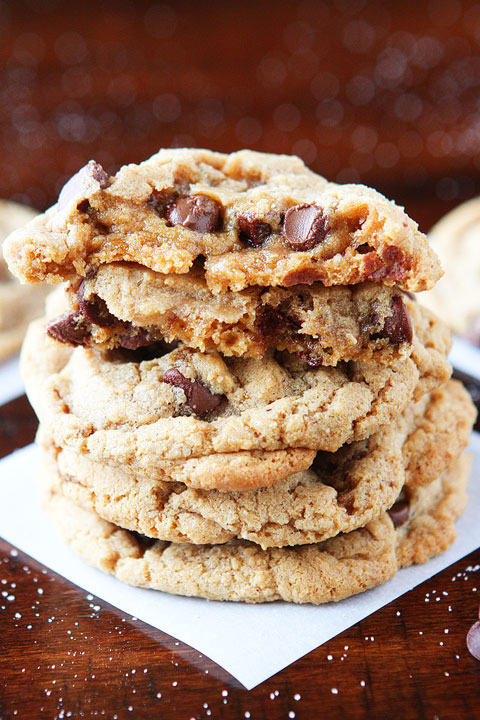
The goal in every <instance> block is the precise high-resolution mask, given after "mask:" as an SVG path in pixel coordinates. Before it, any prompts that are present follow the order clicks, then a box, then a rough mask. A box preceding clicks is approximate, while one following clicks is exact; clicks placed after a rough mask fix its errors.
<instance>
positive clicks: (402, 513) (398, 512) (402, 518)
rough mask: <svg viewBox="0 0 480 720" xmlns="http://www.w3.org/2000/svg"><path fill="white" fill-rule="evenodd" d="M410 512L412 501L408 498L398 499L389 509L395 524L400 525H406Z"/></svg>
mask: <svg viewBox="0 0 480 720" xmlns="http://www.w3.org/2000/svg"><path fill="white" fill-rule="evenodd" d="M409 512H410V503H409V502H408V500H404V499H398V500H397V501H396V502H395V503H394V504H393V505H392V507H391V508H390V510H388V514H389V515H390V517H391V519H392V522H393V524H394V526H395V527H396V528H397V527H400V526H401V525H404V524H405V523H406V522H407V520H408V514H409Z"/></svg>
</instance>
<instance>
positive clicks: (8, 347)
mask: <svg viewBox="0 0 480 720" xmlns="http://www.w3.org/2000/svg"><path fill="white" fill-rule="evenodd" d="M36 214H37V213H36V212H35V211H34V210H32V209H31V208H29V207H26V206H25V205H19V204H18V203H14V202H11V201H9V200H0V242H1V241H2V240H3V239H4V238H5V237H6V236H7V235H8V234H9V233H11V232H12V231H13V230H15V229H16V228H18V227H20V226H21V225H25V223H27V222H29V221H30V220H31V219H32V218H34V217H35V216H36ZM47 292H48V288H46V287H44V286H32V285H30V286H25V285H20V283H19V282H18V280H17V279H16V278H15V277H14V276H13V275H12V274H11V273H10V272H9V271H8V268H7V265H6V263H5V261H4V259H3V257H1V256H0V361H2V360H5V359H6V358H7V357H9V356H10V355H13V354H14V353H16V352H17V351H18V350H19V349H20V345H21V344H22V340H23V336H24V335H25V330H26V329H27V325H28V323H29V322H30V320H33V318H35V317H38V316H39V315H41V313H42V305H43V300H44V298H45V296H46V295H47Z"/></svg>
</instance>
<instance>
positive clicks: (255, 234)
mask: <svg viewBox="0 0 480 720" xmlns="http://www.w3.org/2000/svg"><path fill="white" fill-rule="evenodd" d="M237 221H238V227H239V228H240V236H239V237H240V240H243V241H244V242H248V243H250V245H253V247H259V246H260V245H263V243H264V242H265V240H266V239H267V237H268V236H269V235H270V234H271V232H272V226H271V225H269V224H268V223H267V222H265V221H264V220H260V219H259V218H255V217H251V216H250V215H239V216H238V218H237Z"/></svg>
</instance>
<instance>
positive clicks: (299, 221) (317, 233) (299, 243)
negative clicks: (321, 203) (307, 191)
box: [283, 204, 327, 250]
mask: <svg viewBox="0 0 480 720" xmlns="http://www.w3.org/2000/svg"><path fill="white" fill-rule="evenodd" d="M283 233H284V235H285V239H286V241H287V243H288V244H289V245H290V247H291V248H292V249H293V250H311V249H312V248H314V247H315V246H316V245H318V244H319V243H321V242H323V241H324V240H325V237H326V235H327V218H326V217H325V215H324V214H323V211H322V209H321V208H319V207H317V206H316V205H307V204H303V205H295V206H294V207H291V208H289V209H288V210H287V213H286V215H285V220H284V223H283Z"/></svg>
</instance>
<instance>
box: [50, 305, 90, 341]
mask: <svg viewBox="0 0 480 720" xmlns="http://www.w3.org/2000/svg"><path fill="white" fill-rule="evenodd" d="M45 330H46V332H47V335H49V336H50V337H51V338H53V339H54V340H57V341H58V342H61V343H66V344H67V345H83V346H85V347H87V346H88V345H89V340H90V334H89V332H88V330H87V328H86V327H85V325H83V317H82V315H78V314H77V313H71V314H70V315H60V316H59V317H57V318H55V319H54V320H50V322H48V323H47V324H46V325H45Z"/></svg>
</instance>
